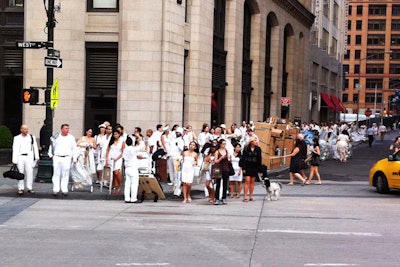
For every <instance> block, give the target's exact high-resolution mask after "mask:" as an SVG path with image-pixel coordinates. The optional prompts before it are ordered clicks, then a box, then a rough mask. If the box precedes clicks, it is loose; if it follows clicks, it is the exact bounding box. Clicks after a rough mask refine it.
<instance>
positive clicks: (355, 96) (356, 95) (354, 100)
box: [353, 94, 358, 103]
mask: <svg viewBox="0 0 400 267" xmlns="http://www.w3.org/2000/svg"><path fill="white" fill-rule="evenodd" d="M353 102H354V103H357V102H358V94H353Z"/></svg>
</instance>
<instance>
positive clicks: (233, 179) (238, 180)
mask: <svg viewBox="0 0 400 267" xmlns="http://www.w3.org/2000/svg"><path fill="white" fill-rule="evenodd" d="M241 151H242V146H241V145H240V144H239V143H237V144H236V146H235V149H234V151H233V153H232V159H231V162H232V166H233V169H234V170H235V174H234V175H231V176H229V198H234V197H235V187H236V185H237V191H236V198H240V194H241V192H242V181H243V173H242V168H241V167H240V166H239V161H240V158H241V157H242V152H241Z"/></svg>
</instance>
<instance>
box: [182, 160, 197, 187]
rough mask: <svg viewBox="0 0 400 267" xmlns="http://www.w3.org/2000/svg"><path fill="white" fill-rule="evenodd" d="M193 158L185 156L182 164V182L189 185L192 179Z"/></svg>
mask: <svg viewBox="0 0 400 267" xmlns="http://www.w3.org/2000/svg"><path fill="white" fill-rule="evenodd" d="M193 164H194V157H190V156H185V157H184V158H183V163H182V182H183V183H188V184H191V183H193V177H194V168H193Z"/></svg>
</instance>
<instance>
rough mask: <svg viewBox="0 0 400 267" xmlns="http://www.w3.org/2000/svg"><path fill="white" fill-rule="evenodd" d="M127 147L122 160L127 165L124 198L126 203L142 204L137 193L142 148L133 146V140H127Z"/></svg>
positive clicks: (128, 138)
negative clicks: (138, 162) (138, 163)
mask: <svg viewBox="0 0 400 267" xmlns="http://www.w3.org/2000/svg"><path fill="white" fill-rule="evenodd" d="M125 143H126V146H125V149H124V152H123V153H122V158H123V159H124V164H125V188H124V198H125V203H140V201H139V200H138V199H137V192H138V187H139V171H138V167H137V160H138V158H141V155H139V152H140V151H141V148H140V146H139V145H136V146H132V143H133V141H132V138H130V137H127V138H126V141H125Z"/></svg>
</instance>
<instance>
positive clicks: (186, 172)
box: [182, 141, 198, 203]
mask: <svg viewBox="0 0 400 267" xmlns="http://www.w3.org/2000/svg"><path fill="white" fill-rule="evenodd" d="M196 149H197V143H196V142H194V141H192V142H190V143H189V150H187V151H185V152H183V155H182V157H183V163H182V193H183V201H182V203H186V202H189V203H190V202H192V198H191V197H190V192H191V190H192V183H193V177H194V168H193V167H194V166H197V161H198V154H197V153H196V152H195V150H196Z"/></svg>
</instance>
